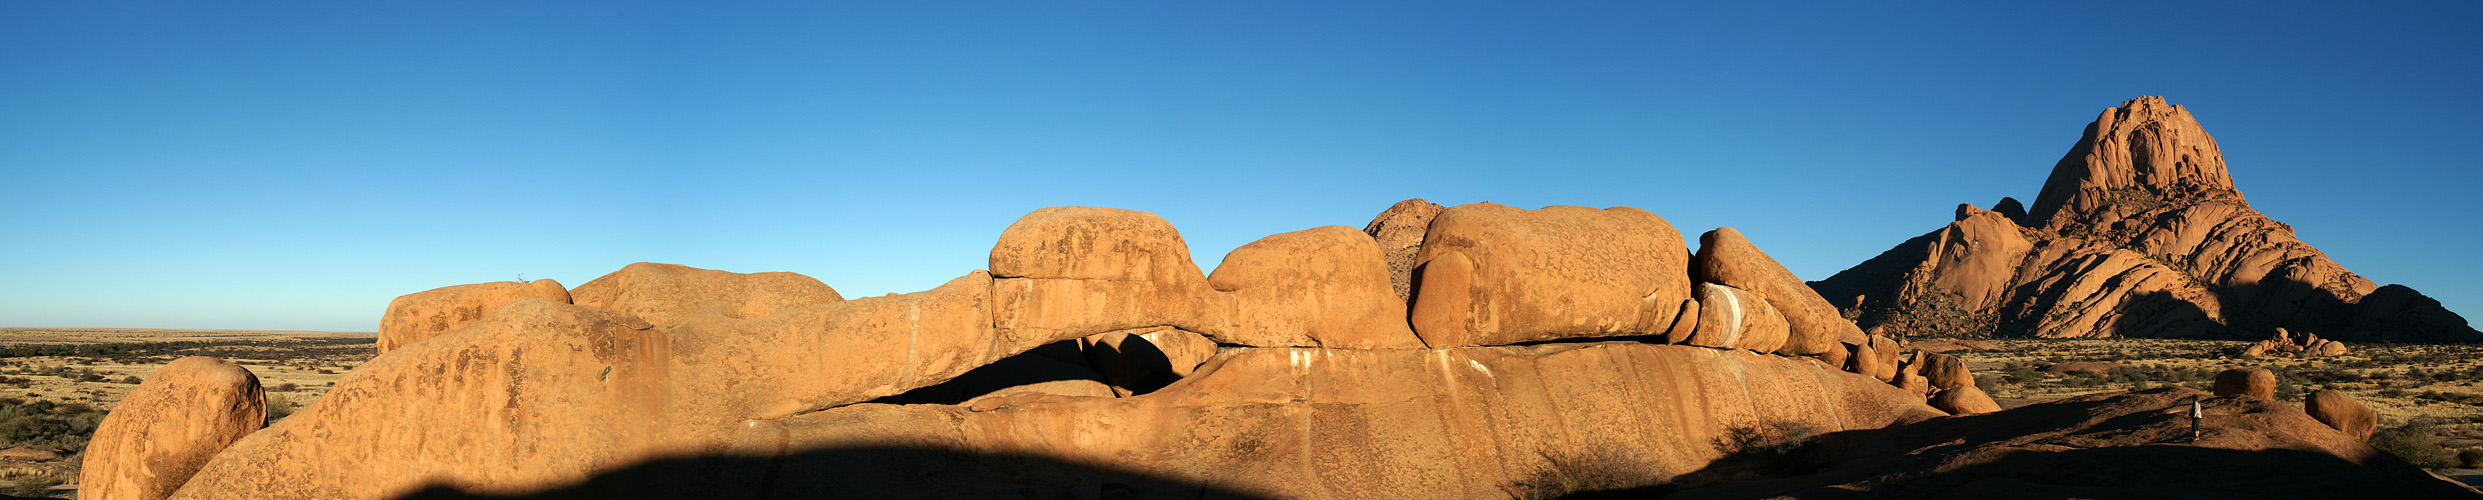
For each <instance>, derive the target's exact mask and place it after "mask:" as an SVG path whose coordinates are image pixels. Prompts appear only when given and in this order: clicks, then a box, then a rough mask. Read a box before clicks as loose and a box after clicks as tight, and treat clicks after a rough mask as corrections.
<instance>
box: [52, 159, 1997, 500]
mask: <svg viewBox="0 0 2483 500" xmlns="http://www.w3.org/2000/svg"><path fill="white" fill-rule="evenodd" d="M1427 231H1428V233H1429V234H1427V235H1426V236H1425V237H1424V240H1423V243H1422V244H1421V246H1420V248H1421V249H1422V250H1421V251H1420V252H1421V255H1422V260H1421V261H1422V264H1421V265H1420V266H1419V267H1418V269H1419V276H1420V279H1419V280H1418V281H1419V282H1420V284H1421V287H1420V291H1419V292H1418V293H1416V294H1415V295H1414V297H1412V299H1411V301H1412V303H1413V304H1412V306H1411V307H1410V308H1409V307H1408V305H1407V304H1406V302H1407V301H1404V300H1400V299H1398V298H1397V297H1395V296H1394V293H1393V291H1392V290H1391V288H1390V285H1389V276H1388V273H1387V272H1386V270H1387V268H1386V264H1385V260H1384V252H1383V250H1382V247H1381V246H1380V245H1379V243H1378V239H1377V238H1375V237H1372V236H1370V235H1368V234H1363V233H1357V232H1355V231H1353V230H1352V229H1351V228H1347V227H1342V226H1330V227H1321V228H1314V229H1310V230H1305V231H1297V232H1293V233H1285V234H1279V235H1275V236H1271V237H1268V238H1266V239H1262V240H1260V241H1258V242H1254V243H1252V244H1250V245H1245V246H1243V247H1242V248H1239V249H1236V250H1235V251H1234V252H1232V253H1231V254H1228V255H1227V256H1226V258H1225V259H1224V261H1223V264H1222V265H1219V266H1218V267H1217V269H1216V270H1215V272H1214V273H1212V274H1209V273H1202V272H1200V270H1199V269H1198V268H1197V267H1196V266H1195V265H1193V264H1191V260H1190V258H1189V254H1188V249H1187V245H1186V243H1184V242H1183V241H1182V240H1181V237H1180V235H1179V233H1178V232H1176V231H1174V230H1173V229H1172V227H1171V226H1170V224H1169V223H1166V222H1164V221H1163V219H1162V218H1160V217H1156V216H1155V215H1153V214H1147V213H1143V212H1134V211H1127V210H1115V209H1104V208H1086V207H1060V208H1049V209H1043V210H1038V211H1036V212H1034V213H1032V214H1029V215H1027V216H1026V217H1024V218H1022V219H1020V220H1019V221H1018V222H1017V223H1016V224H1013V225H1012V226H1010V228H1009V229H1008V230H1007V231H1005V232H1004V233H1003V234H1002V235H1001V237H1000V239H999V241H998V242H997V243H996V244H995V245H994V246H993V248H992V252H991V259H990V267H991V270H990V271H989V272H986V271H974V272H970V273H967V274H966V275H965V276H961V277H959V278H957V279H954V280H951V281H949V282H948V283H946V284H944V285H942V286H940V287H938V288H934V289H932V290H928V291H923V292H916V293H910V294H901V295H900V294H891V295H887V296H878V297H864V298H857V299H850V300H847V299H844V298H842V297H841V296H838V295H837V294H836V293H835V291H834V290H833V289H831V288H829V287H827V286H826V285H825V284H821V283H819V282H818V281H816V280H812V279H809V278H807V277H803V276H800V275H794V274H790V273H758V274H738V273H729V272H723V271H714V270H705V269H697V268H690V267H686V266H676V265H667V264H647V263H641V264H633V265H631V266H629V267H626V268H624V269H622V270H620V271H617V272H615V273H613V274H611V275H607V276H604V277H602V278H598V279H596V280H593V281H590V282H588V283H587V284H586V285H582V286H579V287H578V288H577V289H575V290H572V291H571V292H572V293H571V297H572V298H574V299H575V301H574V302H575V303H569V302H564V301H558V300H549V299H541V298H525V299H518V300H514V301H510V302H507V303H505V304H501V305H499V306H498V307H497V308H495V309H491V310H490V311H489V312H487V313H485V314H484V315H483V317H481V318H480V319H478V320H476V321H474V322H473V323H472V324H470V325H466V326H464V327H461V328H455V329H452V330H448V331H445V332H443V333H441V334H440V335H439V336H437V337H433V338H431V339H429V340H425V341H423V342H418V343H411V344H406V345H404V346H403V347H400V348H398V349H395V350H391V351H390V352H388V353H386V354H383V355H381V356H379V357H378V358H375V359H373V360H371V361H370V362H369V363H366V364H364V365H362V366H361V367H359V368H358V369H356V370H355V371H353V372H352V373H349V374H347V375H346V376H345V377H344V378H343V379H341V380H339V381H338V382H337V384H336V386H335V388H334V389H333V390H332V391H331V392H330V393H329V394H328V395H327V396H325V397H323V398H322V399H320V400H319V401H318V402H317V403H316V404H313V405H311V406H310V407H307V408H304V409H302V410H301V411H299V412H298V413H296V414H294V415H293V416H291V417H289V418H287V419H284V420H283V421H281V422H279V423H277V424H276V425H274V426H271V427H268V428H267V429H264V430H260V431H258V432H255V433H251V434H250V435H249V436H248V437H246V438H243V439H241V440H240V441H238V442H235V443H233V444H232V445H231V446H230V447H227V448H226V449H224V451H222V452H221V453H217V454H216V455H215V457H214V459H213V460H211V461H208V462H207V463H206V464H205V466H204V467H203V468H200V469H199V472H197V473H196V474H195V475H193V476H192V477H191V478H190V479H189V480H188V481H187V482H186V483H185V484H182V485H181V486H180V489H179V490H178V491H177V492H176V493H174V498H401V497H406V496H417V497H420V496H424V495H428V494H435V493H453V494H455V495H471V494H480V495H495V496H498V495H535V494H550V495H555V496H559V495H563V494H568V495H570V496H591V497H603V496H619V497H666V498H670V497H693V498H697V497H730V498H747V497H754V496H767V495H779V496H796V497H799V496H914V497H920V496H926V495H923V494H920V492H924V491H937V492H943V493H942V494H937V495H929V496H959V497H980V496H986V495H985V494H1003V495H1017V494H1020V493H1024V494H1030V495H1034V496H1038V497H1046V496H1057V495H1058V494H1059V493H1060V492H1063V491H1065V490H1066V491H1070V492H1072V493H1076V494H1080V495H1089V494H1091V495H1089V496H1097V495H1104V494H1105V492H1117V493H1114V494H1123V493H1126V494H1133V495H1137V496H1139V497H1158V496H1166V495H1169V496H1178V497H1183V498H1192V497H1197V496H1199V495H1200V494H1202V493H1217V494H1223V495H1238V496H1253V495H1264V496H1270V497H1302V496H1314V497H1374V496H1375V497H1397V498H1470V497H1477V496H1499V495H1506V494H1518V493H1524V492H1532V493H1524V494H1529V495H1532V494H1536V493H1543V494H1560V493H1564V492H1567V491H1571V490H1575V489H1577V485H1576V484H1572V483H1573V482H1567V481H1564V480H1558V479H1557V478H1561V477H1570V476H1576V475H1581V474H1604V476H1602V477H1604V478H1606V479H1609V480H1612V481H1619V482H1617V483H1611V484H1607V485H1605V486H1630V485H1645V484H1653V482H1654V481H1660V480H1662V479H1663V478H1666V477H1671V476H1674V475H1678V474H1684V473H1688V472H1690V471H1694V470H1697V469H1699V468H1701V467H1704V466H1705V465H1706V464H1707V463H1709V462H1711V461H1713V460H1715V459H1716V458H1718V457H1721V456H1724V455H1726V454H1728V452H1729V450H1725V449H1721V448H1719V447H1718V446H1717V443H1721V442H1724V441H1728V440H1729V439H1728V438H1730V437H1731V436H1735V435H1738V434H1737V433H1739V432H1741V431H1739V430H1737V429H1756V428H1768V429H1776V428H1799V429H1809V430H1810V431H1811V432H1819V431H1843V430H1855V429H1871V428H1878V427H1882V426H1885V425H1889V424H1892V423H1902V422H1913V421H1918V420H1922V419H1928V418H1937V417H1941V416H1944V415H1947V414H1949V413H1943V411H1942V410H1939V409H1935V408H1934V406H1932V405H1931V403H1933V402H1937V403H1938V404H1939V405H1941V406H1940V407H1941V408H1947V409H1948V410H1949V412H1950V413H1956V414H1971V413H1980V412H1987V411H1992V410H1996V409H1997V406H1996V405H1993V404H1991V402H1990V398H1989V397H1988V396H1986V395H1983V394H1981V392H1980V391H1979V390H1977V389H1975V388H1974V387H1973V385H1972V376H1971V374H1969V373H1966V371H1965V368H1964V366H1963V364H1962V363H1957V362H1955V361H1956V360H1955V359H1953V358H1948V357H1946V356H1939V355H1921V354H1917V355H1916V356H1914V357H1913V358H1911V360H1910V361H1906V362H1902V363H1901V362H1899V358H1900V354H1901V353H1900V352H1899V349H1898V347H1897V342H1896V341H1894V340H1891V339H1888V338H1885V337H1879V336H1872V335H1861V334H1859V333H1858V329H1854V328H1852V327H1851V326H1850V325H1847V326H1845V327H1844V328H1842V329H1838V328H1835V327H1834V325H1830V326H1829V327H1828V330H1830V331H1835V330H1844V331H1848V332H1852V333H1854V335H1853V338H1850V339H1830V340H1831V341H1832V342H1830V345H1832V346H1833V347H1832V348H1831V349H1830V350H1829V351H1826V352H1818V353H1812V352H1809V350H1808V349H1788V348H1786V347H1785V344H1787V343H1788V339H1792V338H1795V337H1796V335H1795V334H1793V333H1792V331H1791V329H1790V327H1789V325H1788V322H1787V321H1786V319H1785V317H1783V316H1782V315H1781V314H1780V313H1778V312H1777V309H1776V306H1773V305H1771V303H1772V302H1775V301H1777V300H1783V301H1787V302H1799V301H1802V300H1805V299H1807V300H1815V301H1823V302H1824V299H1822V298H1820V297H1817V296H1815V295H1813V296H1808V297H1803V296H1800V295H1796V294H1789V293H1790V292H1788V290H1792V291H1799V290H1801V289H1799V288H1791V289H1788V288H1785V287H1783V286H1781V285H1782V283H1781V282H1782V281H1785V280H1786V279H1789V278H1790V274H1789V273H1786V274H1778V273H1779V272H1781V267H1778V266H1775V265H1774V264H1773V262H1770V261H1767V260H1766V259H1765V257H1764V255H1763V254H1759V253H1758V252H1757V249H1755V248H1741V249H1737V250H1725V249H1724V248H1723V247H1718V248H1719V250H1720V251H1719V252H1716V256H1715V257H1713V258H1716V259H1721V260H1718V262H1731V263H1728V264H1719V266H1741V267H1744V268H1746V269H1745V271H1749V272H1744V273H1742V274H1739V275H1734V274H1731V273H1727V274H1726V275H1721V276H1717V277H1716V278H1715V279H1719V280H1726V281H1735V282H1741V283H1750V284H1751V285H1750V286H1754V287H1771V286H1772V287H1775V288H1774V290H1775V292H1774V293H1777V294H1778V295H1779V296H1780V297H1781V299H1771V298H1767V297H1764V296H1762V294H1761V293H1760V292H1756V291H1751V290H1744V289H1740V288H1735V287H1732V286H1727V285H1724V284H1718V283H1712V282H1700V281H1697V280H1696V279H1695V278H1694V277H1695V276H1698V275H1697V274H1694V273H1693V270H1692V269H1691V268H1690V266H1689V263H1690V261H1691V258H1692V254H1691V252H1690V251H1689V249H1688V248H1687V247H1686V246H1685V245H1683V243H1682V242H1681V240H1680V236H1679V234H1680V233H1678V232H1675V231H1674V230H1673V229H1672V228H1671V227H1670V226H1668V225H1666V224H1665V223H1664V222H1663V221H1662V219H1660V218H1657V217H1655V216H1654V215H1653V214H1650V213H1647V212H1645V211H1642V210H1637V209H1632V208H1626V207H1617V208H1611V209H1600V210H1598V209H1588V208H1579V207H1550V208H1545V209H1541V210H1532V211H1528V210H1518V209H1514V208H1509V207H1501V206H1497V205H1488V204H1477V205H1465V206H1460V207H1455V208H1450V209H1447V210H1445V211H1443V212H1441V213H1440V214H1439V216H1438V217H1437V218H1436V219H1435V220H1434V222H1433V223H1432V224H1429V225H1428V226H1427ZM1745 243H1746V242H1745ZM1708 246H1717V245H1715V244H1710V245H1708ZM1734 252H1738V253H1739V255H1740V256H1739V257H1733V256H1729V255H1728V254H1731V253H1734ZM1751 269H1755V270H1756V271H1750V270H1751ZM1732 276H1740V277H1732ZM1750 276H1757V278H1750ZM1769 279H1775V280H1776V281H1779V283H1778V284H1776V285H1770V284H1768V283H1767V280H1769ZM1693 286H1695V287H1696V288H1697V290H1699V294H1698V295H1697V296H1696V297H1693V296H1692V295H1691V289H1692V287H1693ZM1435 300H1438V301H1443V302H1440V303H1434V302H1433V301H1435ZM1448 306H1455V307H1448ZM1427 308H1428V309H1427ZM1409 309H1410V311H1409ZM1426 312H1429V313H1432V314H1433V316H1426ZM1443 317H1446V318H1449V319H1450V321H1439V320H1440V319H1441V318H1443ZM1426 318H1429V319H1428V320H1427V319H1426ZM1425 325H1427V326H1435V327H1445V328H1448V329H1447V330H1434V331H1432V333H1436V334H1438V335H1429V334H1425V335H1418V334H1417V332H1418V331H1420V330H1419V329H1418V328H1417V327H1418V326H1425ZM1676 332H1678V333H1679V334H1680V335H1679V336H1678V337H1677V338H1676V337H1675V336H1674V335H1673V334H1674V333H1676ZM1840 335H1841V334H1840ZM1547 341H1548V342H1547ZM1674 341H1678V342H1680V343H1682V344H1686V345H1666V344H1669V343H1672V342H1674ZM1874 372H1882V373H1874ZM1616 467H1617V468H1618V469H1614V470H1606V469H1609V468H1616ZM649 468H652V469H651V470H654V471H659V472H650V471H649V470H650V469H649ZM93 470H97V471H101V470H108V469H105V468H97V469H93ZM924 471H932V472H924ZM960 478H966V479H964V480H961V479H960ZM97 480H101V477H100V476H98V477H97ZM909 492H911V493H909ZM1025 492H1034V493H1025ZM452 496H454V495H452ZM1073 496H1074V495H1073Z"/></svg>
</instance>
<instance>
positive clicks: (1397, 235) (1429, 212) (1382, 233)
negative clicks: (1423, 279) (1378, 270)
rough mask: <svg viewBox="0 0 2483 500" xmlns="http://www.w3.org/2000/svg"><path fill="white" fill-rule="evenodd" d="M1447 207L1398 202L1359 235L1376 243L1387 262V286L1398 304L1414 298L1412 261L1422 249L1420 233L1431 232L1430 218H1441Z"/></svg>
mask: <svg viewBox="0 0 2483 500" xmlns="http://www.w3.org/2000/svg"><path fill="white" fill-rule="evenodd" d="M1447 209H1448V207H1443V206H1440V204H1438V203H1432V202H1428V201H1423V199H1422V198H1415V199H1411V200H1405V201H1400V202H1397V204H1396V205H1393V206H1389V207H1388V210H1385V211H1381V212H1380V213H1379V215H1378V216H1376V217H1372V218H1371V223H1370V224H1369V225H1365V226H1363V227H1362V232H1363V233H1365V234H1369V235H1371V238H1372V239H1373V240H1377V241H1378V242H1379V249H1380V252H1382V258H1383V259H1384V260H1386V261H1387V262H1388V282H1389V283H1390V284H1391V285H1393V287H1394V288H1395V289H1396V291H1397V300H1411V299H1413V297H1414V288H1413V283H1414V264H1415V262H1414V258H1415V257H1416V254H1419V253H1421V252H1422V249H1423V233H1424V232H1427V231H1430V230H1431V218H1432V217H1438V216H1440V211H1441V210H1447Z"/></svg>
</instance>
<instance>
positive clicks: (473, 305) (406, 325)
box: [377, 279, 569, 354]
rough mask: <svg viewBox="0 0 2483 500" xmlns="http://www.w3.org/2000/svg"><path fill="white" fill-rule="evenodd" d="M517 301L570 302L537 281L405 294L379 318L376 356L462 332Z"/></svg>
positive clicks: (564, 292) (552, 285) (550, 284)
mask: <svg viewBox="0 0 2483 500" xmlns="http://www.w3.org/2000/svg"><path fill="white" fill-rule="evenodd" d="M519 299H545V300H551V301H555V302H569V290H568V289H566V288H561V287H560V282H558V281H552V280H548V279H539V280H533V281H528V282H524V283H519V282H515V281H495V282H491V283H476V284H472V285H457V286H449V287H440V288H434V289H430V290H426V291H422V292H417V293H410V294H406V295H404V296H400V297H397V298H396V300H391V301H388V312H387V313H385V314H383V315H381V316H380V317H379V342H378V344H377V345H378V349H379V353H380V354H387V353H388V351H391V350H395V349H396V348H397V347H400V346H404V345H406V344H411V343H415V342H419V341H422V339H427V338H432V337H437V336H439V335H440V334H442V333H448V332H449V331H450V330H456V329H459V328H465V327H466V325H471V324H474V322H475V321H476V320H481V319H483V315H486V314H490V313H491V311H492V310H494V309H499V308H500V306H501V305H504V304H508V303H510V302H516V301H518V300H519Z"/></svg>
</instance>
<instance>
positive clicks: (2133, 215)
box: [1812, 97, 2483, 341]
mask: <svg viewBox="0 0 2483 500" xmlns="http://www.w3.org/2000/svg"><path fill="white" fill-rule="evenodd" d="M2016 205H2017V201H2016V200H2012V199H2007V198H2003V199H2002V200H2001V203H1999V204H1998V205H1997V207H1998V208H1999V209H1998V210H1982V209H1979V208H1975V207H1974V206H1973V205H1964V206H1960V207H1959V208H1958V213H1957V219H1956V221H1955V222H1952V223H1950V224H1949V225H1948V227H1945V228H1941V229H1940V230H1937V231H1932V232H1931V233H1930V234H1925V235H1923V236H1921V237H1917V238H1914V239H1912V240H1909V241H1906V242H1905V243H1903V244H1900V245H1898V246H1897V247H1896V248H1894V249H1890V250H1889V251H1887V252H1885V253H1882V254H1880V255H1879V256H1878V257H1874V258H1872V259H1870V260H1868V261H1865V262H1863V263H1862V264H1860V265H1856V266H1854V267H1853V268H1851V269H1847V270H1845V271H1844V272H1840V273H1837V275H1835V276H1832V277H1829V278H1828V279H1826V280H1821V281H1818V282H1814V283H1812V286H1813V288H1815V289H1817V290H1819V292H1820V294H1821V295H1822V296H1825V297H1827V298H1828V299H1829V300H1831V301H1833V302H1835V303H1836V304H1837V305H1838V306H1839V307H1841V308H1843V309H1844V310H1845V311H1846V313H1847V315H1848V316H1849V317H1854V318H1857V320H1856V322H1857V323H1858V324H1859V325H1860V326H1862V327H1863V328H1865V329H1867V330H1870V331H1872V332H1875V333H1887V334H1906V335H1927V334H1929V335H1942V334H1947V335H2001V336H2031V337H2075V338H2091V337H2214V338H2262V337H2264V336H2266V335H2267V334H2268V332H2269V331H2272V329H2274V328H2286V329H2290V330H2292V331H2296V332H2316V333H2318V334H2319V335H2322V336H2325V337H2328V338H2333V339H2341V340H2349V341H2477V340H2483V332H2477V331H2476V330H2475V329H2474V328H2473V327H2471V326H2469V325H2467V323H2466V320H2465V318H2463V317H2460V316H2458V315H2457V314H2456V313H2453V312H2450V311H2448V310H2447V309H2443V308H2441V307H2440V305H2439V302H2438V301H2435V300H2432V299H2430V298H2428V297H2423V296H2422V294H2420V293H2416V292H2414V291H2413V290H2412V289H2409V288H2405V287H2403V286H2397V285H2390V286H2387V287H2380V286H2376V285H2374V284H2373V283H2372V282H2371V281H2370V280H2367V279H2364V278H2363V277H2362V276H2359V275H2355V274H2354V273H2353V272H2351V271H2347V270H2345V267H2344V266H2342V265H2339V264H2337V263H2336V262H2335V261H2332V260H2329V259H2328V257H2327V255H2325V254H2322V253H2320V251H2319V249H2317V248H2312V247H2311V245H2309V244H2307V243H2304V242H2302V241H2301V240H2299V239H2296V238H2294V235H2293V228H2292V227H2290V226H2286V225H2285V224H2284V223H2281V222H2277V221H2275V220H2273V219H2269V218H2268V217H2267V216H2265V215H2261V214H2260V213H2259V212H2258V211H2257V210H2252V209H2251V208H2250V204H2249V203H2248V202H2247V201H2244V200H2243V199H2242V194H2241V191H2239V190H2238V189H2236V188H2235V187H2234V183H2233V176H2232V174H2231V173H2230V171H2228V170H2227V168H2226V166H2225V163H2224V157H2223V154H2222V153H2221V152H2220V151H2219V150H2218V149H2217V147H2216V140H2215V138H2214V137H2211V136H2209V135H2207V132H2206V130H2205V129H2203V128H2201V127H2200V126H2199V122H2198V120H2197V119H2196V118H2194V117H2192V116H2191V115H2190V112H2189V110H2187V109H2184V108H2182V107H2181V106H2177V105H2171V104H2167V103H2165V102H2164V99H2163V98H2160V97H2143V98H2138V99H2133V100H2130V101H2129V102H2125V103H2122V105H2121V106H2120V107H2115V108H2109V109H2106V110H2104V112H2103V114H2102V115H2101V116H2099V117H2097V118H2096V119H2095V122H2094V123H2093V124H2090V125H2088V126H2087V129H2086V133H2085V134H2084V136H2082V137H2081V138H2079V140H2078V142H2077V144H2076V145H2075V146H2073V147H2071V148H2070V150H2069V154H2067V155H2065V156H2063V157H2062V158H2061V161H2060V163H2059V164H2057V165H2055V166H2053V169H2052V175H2051V178H2050V179H2048V180H2046V181H2045V182H2044V185H2043V190H2042V191H2041V193H2040V195H2038V196H2037V197H2036V199H2035V202H2034V205H2033V206H2032V207H2031V208H2028V209H2026V211H2025V212H2024V213H2022V214H2019V213H2016V212H2015V210H2014V209H2013V208H2012V207H2015V206H2016Z"/></svg>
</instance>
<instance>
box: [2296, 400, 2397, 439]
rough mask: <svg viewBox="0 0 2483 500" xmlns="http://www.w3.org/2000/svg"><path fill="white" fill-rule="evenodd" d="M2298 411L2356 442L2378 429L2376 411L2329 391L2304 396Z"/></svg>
mask: <svg viewBox="0 0 2483 500" xmlns="http://www.w3.org/2000/svg"><path fill="white" fill-rule="evenodd" d="M2302 411H2303V412H2305V413H2309V414H2310V416H2311V418H2315V419H2318V420H2319V422H2320V423H2323V424H2327V425H2328V427H2331V428H2334V429H2336V430H2337V432H2341V433H2344V434H2345V435H2346V436H2350V437H2352V438H2354V440H2356V441H2368V440H2370V439H2371V433H2373V432H2377V431H2378V430H2379V420H2380V416H2379V413H2378V412H2374V411H2371V407H2368V406H2363V405H2362V402H2361V401H2355V400H2354V397H2353V396H2347V395H2345V393H2343V392H2338V391H2336V390H2332V389H2320V390H2317V391H2312V392H2311V395H2309V396H2304V397H2303V398H2302Z"/></svg>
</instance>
